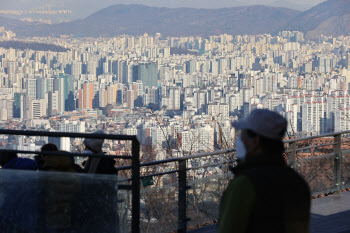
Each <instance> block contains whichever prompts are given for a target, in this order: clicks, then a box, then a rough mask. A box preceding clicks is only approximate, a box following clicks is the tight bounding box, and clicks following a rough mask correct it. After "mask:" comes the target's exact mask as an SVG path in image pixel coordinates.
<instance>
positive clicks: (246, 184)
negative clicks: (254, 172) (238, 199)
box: [228, 175, 254, 189]
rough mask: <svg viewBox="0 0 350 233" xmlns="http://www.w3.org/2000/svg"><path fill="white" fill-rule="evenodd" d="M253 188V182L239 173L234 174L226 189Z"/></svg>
mask: <svg viewBox="0 0 350 233" xmlns="http://www.w3.org/2000/svg"><path fill="white" fill-rule="evenodd" d="M236 188H238V189H243V188H246V189H254V185H253V182H252V181H251V179H250V178H249V177H248V176H245V175H239V176H236V177H235V178H234V179H233V180H232V181H231V182H230V184H229V187H228V189H236Z"/></svg>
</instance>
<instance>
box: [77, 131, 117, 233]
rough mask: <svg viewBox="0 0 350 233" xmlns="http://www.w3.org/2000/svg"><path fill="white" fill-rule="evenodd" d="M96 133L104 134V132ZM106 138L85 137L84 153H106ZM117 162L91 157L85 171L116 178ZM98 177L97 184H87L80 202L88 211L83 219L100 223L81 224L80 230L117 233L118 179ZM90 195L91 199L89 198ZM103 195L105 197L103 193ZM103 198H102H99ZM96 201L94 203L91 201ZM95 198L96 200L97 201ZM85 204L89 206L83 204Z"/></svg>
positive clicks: (97, 132)
mask: <svg viewBox="0 0 350 233" xmlns="http://www.w3.org/2000/svg"><path fill="white" fill-rule="evenodd" d="M94 134H104V132H103V131H102V130H98V131H96V132H95V133H94ZM103 142H104V139H94V138H91V139H90V138H86V139H85V140H84V145H85V150H84V152H83V153H84V154H103V152H102V145H103ZM114 166H115V160H114V159H113V158H91V157H90V158H88V160H87V161H86V162H85V164H84V170H85V171H86V172H87V173H90V174H108V175H116V173H117V172H116V168H115V167H114ZM96 177H97V178H98V177H99V179H100V180H99V183H98V184H89V183H85V184H84V188H85V189H86V190H85V191H83V194H82V195H81V197H82V199H81V202H82V203H83V207H82V208H85V212H86V213H85V214H83V217H82V219H83V220H84V221H87V222H97V223H99V225H97V224H95V225H92V224H89V225H86V224H82V227H81V228H80V230H81V231H83V232H91V233H92V232H105V233H116V232H118V228H119V217H118V213H117V205H116V203H117V189H116V185H117V180H116V177H111V176H109V177H107V176H96ZM87 193H88V194H89V195H90V196H87ZM101 193H102V194H101ZM100 195H103V197H102V198H100V197H99V196H100ZM91 199H93V200H91ZM94 199H96V200H94ZM84 202H86V204H84Z"/></svg>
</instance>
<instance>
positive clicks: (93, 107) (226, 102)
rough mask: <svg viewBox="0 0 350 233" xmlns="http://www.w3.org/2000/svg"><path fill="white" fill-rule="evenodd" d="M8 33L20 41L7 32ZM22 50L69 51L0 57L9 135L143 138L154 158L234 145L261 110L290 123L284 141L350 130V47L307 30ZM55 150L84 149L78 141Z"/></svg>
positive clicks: (345, 40) (60, 41) (64, 40)
mask: <svg viewBox="0 0 350 233" xmlns="http://www.w3.org/2000/svg"><path fill="white" fill-rule="evenodd" d="M0 35H1V36H0V38H2V40H16V35H15V33H13V32H11V31H7V30H6V29H5V28H2V29H1V30H0ZM26 41H32V42H41V43H54V44H55V45H60V46H62V47H65V48H66V49H67V52H50V51H33V50H30V49H26V50H18V49H13V48H9V49H5V48H0V77H1V83H0V85H1V90H0V91H1V100H0V107H1V111H0V119H1V126H2V127H3V128H8V129H34V130H50V131H60V132H93V131H95V130H96V129H103V130H105V132H106V133H113V134H127V135H137V136H138V138H139V140H140V142H141V143H142V144H143V145H149V146H152V148H154V149H155V150H156V151H157V159H161V158H164V157H165V156H166V153H169V151H171V154H172V155H174V154H175V155H176V154H179V155H184V154H193V153H198V152H203V151H204V152H205V151H213V150H216V149H222V148H230V147H232V146H233V141H234V130H233V128H232V126H231V122H233V121H236V120H238V119H241V118H243V117H245V116H247V115H248V114H249V113H250V112H251V110H253V109H256V108H267V109H270V110H273V111H277V112H279V113H280V114H281V115H282V116H284V117H285V118H286V119H287V120H288V122H289V125H288V137H300V136H305V135H317V134H322V133H328V132H334V131H342V130H347V129H350V125H349V120H348V117H349V113H350V109H349V104H350V96H349V93H348V91H349V82H350V54H349V47H350V37H345V36H340V37H325V36H320V37H319V38H318V40H317V41H306V40H305V39H304V35H303V33H301V32H296V31H293V32H290V31H283V32H279V34H278V35H277V36H271V35H269V34H264V35H244V36H231V35H226V34H224V35H220V36H210V37H208V38H201V37H163V36H162V35H161V34H160V33H157V34H155V35H148V34H147V33H145V34H144V35H143V36H119V37H115V38H97V39H96V38H71V37H69V36H67V37H63V36H62V37H61V38H28V39H26ZM175 52H177V53H178V54H175ZM42 143H43V142H42V140H41V139H40V140H39V139H38V140H34V141H33V140H28V141H27V140H20V141H19V142H18V143H16V144H12V145H13V146H14V147H16V146H17V145H18V149H24V148H31V149H35V148H39V147H40V146H41V144H42ZM115 143H118V142H115ZM59 144H60V148H61V149H62V150H66V151H72V150H76V149H77V148H79V141H74V143H73V144H72V145H70V142H69V140H68V141H67V140H63V139H61V142H60V143H59ZM109 148H110V150H111V151H118V150H119V151H123V148H124V147H123V145H120V144H119V143H118V144H115V145H110V146H109Z"/></svg>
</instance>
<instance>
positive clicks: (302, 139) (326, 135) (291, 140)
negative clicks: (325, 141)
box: [283, 130, 350, 143]
mask: <svg viewBox="0 0 350 233" xmlns="http://www.w3.org/2000/svg"><path fill="white" fill-rule="evenodd" d="M339 134H350V130H347V131H341V132H335V133H327V134H321V135H316V136H310V137H304V138H293V139H288V140H284V141H283V142H284V143H290V142H298V141H304V140H310V139H315V138H324V137H331V136H335V135H339Z"/></svg>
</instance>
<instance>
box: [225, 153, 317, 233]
mask: <svg viewBox="0 0 350 233" xmlns="http://www.w3.org/2000/svg"><path fill="white" fill-rule="evenodd" d="M233 173H234V175H235V178H234V179H233V180H232V181H231V183H230V184H229V186H228V188H227V190H226V191H225V193H224V195H223V197H222V200H221V207H220V220H219V232H220V233H223V232H270V233H274V232H276V233H277V232H278V233H283V232H288V233H289V232H295V233H304V232H309V218H310V201H311V196H310V190H309V186H308V184H307V183H306V182H305V181H304V179H303V178H302V177H301V176H300V175H299V174H297V173H296V172H295V171H294V170H293V169H291V168H290V167H288V166H287V165H286V164H285V162H284V160H283V158H282V156H270V157H268V156H264V155H261V156H258V157H256V159H253V160H251V161H248V162H245V163H242V164H240V165H238V166H237V167H236V168H234V169H233Z"/></svg>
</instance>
